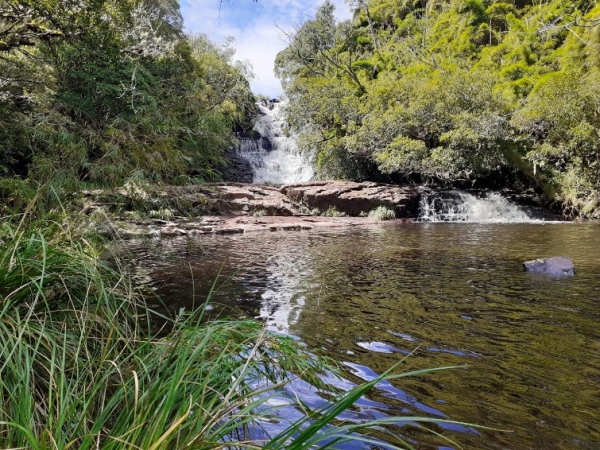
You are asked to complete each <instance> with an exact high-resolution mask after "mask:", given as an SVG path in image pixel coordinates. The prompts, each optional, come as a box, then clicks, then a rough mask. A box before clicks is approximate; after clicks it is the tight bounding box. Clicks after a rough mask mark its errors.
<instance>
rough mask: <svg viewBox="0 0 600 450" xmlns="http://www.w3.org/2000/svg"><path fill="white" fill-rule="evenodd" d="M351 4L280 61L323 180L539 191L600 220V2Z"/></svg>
mask: <svg viewBox="0 0 600 450" xmlns="http://www.w3.org/2000/svg"><path fill="white" fill-rule="evenodd" d="M349 3H350V4H351V5H352V7H353V10H354V17H353V19H352V20H351V21H344V22H341V23H337V22H336V20H335V18H334V15H333V8H334V7H333V5H332V4H331V2H330V1H329V0H327V1H325V3H324V4H323V5H322V6H321V7H320V8H319V10H318V12H317V14H316V16H315V17H314V18H313V19H311V20H308V21H306V22H305V23H303V24H301V25H299V26H298V27H297V29H296V30H293V32H291V33H290V34H289V35H288V36H287V37H288V47H287V48H286V49H285V50H283V51H282V52H280V53H279V55H278V56H277V60H276V69H275V70H276V73H277V74H278V76H279V77H280V78H281V80H282V83H283V85H284V89H285V92H286V94H287V96H289V98H290V107H289V120H290V123H291V126H292V127H294V128H296V129H297V130H298V131H300V132H301V146H302V147H303V148H309V149H316V152H317V164H318V170H319V173H320V176H321V177H335V178H346V179H352V180H367V179H376V180H389V181H394V182H415V181H416V182H430V181H431V182H436V183H441V184H446V185H454V186H461V187H470V186H476V187H477V186H494V187H512V188H517V189H521V190H526V189H535V190H536V191H537V192H538V193H539V194H541V195H542V196H543V198H544V199H545V200H546V201H547V202H548V203H552V204H554V206H558V207H561V208H563V212H564V213H565V214H566V215H581V216H587V217H598V216H600V209H599V207H600V193H599V190H600V94H599V92H600V72H599V70H600V5H598V4H597V2H596V1H594V0H575V1H571V0H350V2H349ZM324 99H326V101H324Z"/></svg>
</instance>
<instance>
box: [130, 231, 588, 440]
mask: <svg viewBox="0 0 600 450" xmlns="http://www.w3.org/2000/svg"><path fill="white" fill-rule="evenodd" d="M599 232H600V229H598V228H597V227H594V226H587V225H582V226H579V225H537V226H536V225H516V226H515V225H511V226H486V227H482V226H475V225H473V226H467V225H447V224H445V225H444V224H441V225H436V224H430V225H427V224H411V225H402V226H393V225H391V226H390V225H384V226H381V227H376V228H369V229H367V228H362V229H356V230H351V229H349V230H345V231H344V230H341V231H339V232H335V233H327V234H324V233H310V232H307V233H304V232H298V233H273V234H268V235H260V236H259V235H255V236H249V235H247V236H237V237H228V238H207V239H204V238H203V239H201V240H200V242H202V245H201V246H200V247H201V250H200V247H198V248H196V249H195V248H194V247H193V246H191V248H190V246H189V244H188V246H187V247H186V246H185V244H181V243H177V242H175V241H173V242H171V243H168V244H164V243H161V244H160V245H159V251H160V247H162V246H166V247H167V253H168V252H171V254H173V255H174V257H173V259H171V260H170V259H168V258H162V257H157V256H156V253H153V251H154V250H152V251H150V252H149V253H148V256H147V257H145V258H144V259H143V260H142V261H141V262H139V263H138V264H139V265H140V266H141V267H142V268H144V271H143V274H144V276H145V277H150V278H153V279H154V280H155V281H156V286H157V287H158V288H159V289H165V291H169V290H170V291H169V292H170V295H172V296H174V301H178V300H177V298H184V297H186V298H190V297H189V296H190V295H191V292H192V289H191V288H189V286H192V279H193V280H194V281H195V282H196V289H195V295H196V296H197V297H196V298H199V296H201V291H202V292H208V290H210V286H211V285H212V278H211V279H209V280H207V278H206V277H208V276H210V277H213V276H217V275H219V271H220V279H221V280H224V279H226V278H227V277H231V278H232V281H231V282H230V283H229V284H226V285H225V286H224V287H223V288H222V289H221V290H219V292H217V294H216V295H215V303H216V302H221V301H222V302H223V304H226V305H231V308H230V309H229V310H227V311H228V312H226V313H225V314H229V315H233V313H232V312H231V311H237V312H238V313H239V312H240V311H241V314H245V315H250V314H252V315H254V316H261V317H263V318H265V320H266V321H267V323H268V325H269V326H270V327H271V328H272V329H278V330H282V331H289V332H290V333H291V334H295V335H298V336H299V337H300V338H301V339H302V340H303V341H304V342H306V343H307V345H308V347H309V348H310V349H321V350H320V351H321V352H322V353H324V354H325V355H328V356H330V357H333V358H334V359H337V360H339V361H348V362H351V363H352V364H354V366H353V367H358V366H360V367H362V369H361V370H362V371H371V372H373V373H382V372H383V371H384V370H386V369H388V368H389V367H391V366H392V365H393V364H394V363H396V362H398V361H399V360H400V359H401V358H402V357H403V353H406V352H409V351H412V350H415V348H416V347H417V346H418V347H419V349H418V350H417V352H416V354H415V355H414V356H412V357H410V358H409V359H408V360H407V361H406V362H405V363H404V364H403V365H402V366H401V367H400V370H410V369H417V368H421V369H422V368H427V367H436V366H447V365H460V366H464V365H468V368H467V369H460V370H453V371H450V372H445V373H439V374H435V375H429V376H427V377H419V378H411V379H405V380H403V381H402V383H401V384H399V383H397V382H394V385H393V388H394V389H396V390H401V391H402V392H404V393H406V395H405V396H404V397H402V396H399V395H397V394H398V393H397V392H396V394H394V395H395V396H393V395H391V394H390V392H389V390H388V391H386V390H375V391H374V392H373V393H372V394H370V396H369V400H368V401H366V402H365V403H364V404H361V405H358V406H357V414H362V413H364V414H375V413H378V412H380V413H384V414H388V413H389V412H390V411H394V412H395V413H404V414H408V413H413V414H414V413H421V414H429V413H428V412H427V410H426V409H425V408H426V407H427V408H433V409H435V410H437V411H441V412H442V413H444V414H446V415H448V416H449V417H452V418H455V419H458V420H463V421H467V422H476V423H484V424H486V425H490V426H496V427H500V428H505V429H514V430H515V432H514V433H512V434H511V435H510V436H506V435H498V434H496V433H494V434H488V433H485V432H482V435H480V436H476V435H469V434H468V433H467V434H466V435H465V436H462V435H461V437H460V439H459V440H460V442H461V443H463V444H464V445H465V446H466V447H469V448H485V445H488V444H489V445H497V446H498V447H502V448H517V447H519V446H520V448H532V444H531V443H532V442H534V440H535V442H542V440H544V442H548V443H549V444H548V445H550V446H551V445H553V443H556V442H558V441H559V440H560V439H575V438H577V439H580V440H581V441H586V440H587V441H586V442H592V441H594V440H595V441H598V440H600V433H598V432H596V431H594V430H593V427H594V424H593V423H592V422H591V419H590V417H591V415H590V414H589V412H590V411H595V410H597V409H598V408H600V400H598V399H597V395H595V393H596V392H597V389H595V386H596V384H597V382H598V380H600V359H599V357H598V355H599V354H600V347H598V344H597V341H598V333H597V324H598V322H599V321H600V316H599V315H598V313H597V305H596V304H595V302H596V300H597V297H598V295H597V294H598V292H600V284H599V280H598V279H597V277H596V276H595V274H596V273H597V270H598V269H599V268H600V267H599V266H598V264H599V263H598V261H597V258H596V255H595V251H594V249H593V248H592V247H593V246H590V245H589V243H590V242H594V241H595V240H597V239H599V238H600V236H598V233H599ZM183 242H185V240H184V241H183ZM169 246H171V247H169ZM184 248H185V249H184ZM566 251H569V252H570V253H571V254H573V255H574V259H575V262H576V265H577V266H578V268H581V270H580V271H579V272H578V275H577V276H576V277H575V278H573V279H570V280H564V279H545V278H540V277H535V276H532V275H531V274H525V273H524V272H523V271H522V269H521V262H522V261H523V260H525V259H527V257H530V256H531V255H532V254H533V255H536V256H537V255H545V254H548V253H551V254H566ZM190 266H191V267H192V269H193V277H192V276H191V272H190ZM157 278H161V279H162V280H161V281H159V280H158V279H157ZM161 282H162V283H163V285H161V284H160V283H161ZM186 283H188V284H187V285H186ZM184 285H186V286H188V287H185V288H184V287H183V286H184ZM177 289H179V290H177ZM173 293H175V294H173ZM177 293H178V294H177ZM177 296H179V297H177ZM188 301H189V300H188ZM244 302H247V303H244ZM246 307H247V308H246ZM223 311H225V310H220V311H218V313H224V312H223ZM214 313H215V314H217V311H216V310H215V312H214ZM359 343H360V344H363V345H362V346H361V345H359ZM382 349H383V350H386V351H389V353H383V350H382ZM597 350H598V351H597ZM356 376H359V375H358V374H357V375H356ZM351 379H352V380H353V381H358V379H357V378H355V377H353V376H351ZM394 392H395V391H394ZM401 397H402V398H401ZM409 398H410V399H414V401H413V400H411V401H407V399H409ZM373 402H374V403H373ZM375 403H376V405H375ZM374 405H375V406H374ZM432 414H433V413H432ZM440 431H443V430H440ZM446 432H447V431H445V433H446ZM460 432H461V433H463V431H460ZM402 433H403V434H407V435H409V436H410V435H414V434H415V433H418V432H417V431H415V430H408V429H405V428H403V429H402ZM492 443H494V444H492ZM469 444H470V446H469ZM484 444H485V445H484ZM533 447H535V445H534V446H533Z"/></svg>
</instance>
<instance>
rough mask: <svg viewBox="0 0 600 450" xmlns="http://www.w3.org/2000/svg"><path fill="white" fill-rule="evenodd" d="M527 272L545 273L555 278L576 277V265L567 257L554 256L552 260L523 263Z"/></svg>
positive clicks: (545, 259) (544, 259)
mask: <svg viewBox="0 0 600 450" xmlns="http://www.w3.org/2000/svg"><path fill="white" fill-rule="evenodd" d="M523 268H524V269H525V270H526V271H527V272H533V273H545V274H548V275H552V276H555V277H560V276H572V275H575V265H574V264H573V261H572V260H571V258H568V257H566V256H554V257H552V258H540V259H534V260H533V261H526V262H524V263H523Z"/></svg>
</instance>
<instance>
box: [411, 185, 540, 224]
mask: <svg viewBox="0 0 600 450" xmlns="http://www.w3.org/2000/svg"><path fill="white" fill-rule="evenodd" d="M419 210H420V214H419V221H420V222H434V223H437V222H464V223H538V222H543V221H545V220H543V219H542V218H541V217H540V214H539V213H537V214H536V212H535V211H533V209H531V208H529V209H527V210H526V208H525V207H522V206H520V205H517V204H515V203H512V202H510V201H509V200H508V199H506V198H504V197H503V196H502V195H500V194H499V193H497V192H485V191H482V192H479V193H477V194H476V195H474V194H472V193H469V192H463V191H444V192H432V193H427V194H424V195H423V196H422V197H421V202H420V205H419Z"/></svg>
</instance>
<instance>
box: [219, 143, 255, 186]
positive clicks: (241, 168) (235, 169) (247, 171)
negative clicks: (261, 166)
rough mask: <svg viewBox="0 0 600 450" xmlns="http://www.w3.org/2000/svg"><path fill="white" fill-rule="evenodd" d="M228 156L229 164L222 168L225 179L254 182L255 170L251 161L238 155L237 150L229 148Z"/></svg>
mask: <svg viewBox="0 0 600 450" xmlns="http://www.w3.org/2000/svg"><path fill="white" fill-rule="evenodd" d="M227 158H228V160H229V162H228V164H227V165H226V166H224V167H222V168H221V172H222V174H223V179H224V180H225V181H234V182H239V183H252V180H253V179H254V171H253V170H252V165H251V164H250V162H248V160H246V159H244V158H242V157H241V156H240V155H238V154H237V153H236V152H235V150H229V151H228V152H227Z"/></svg>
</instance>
